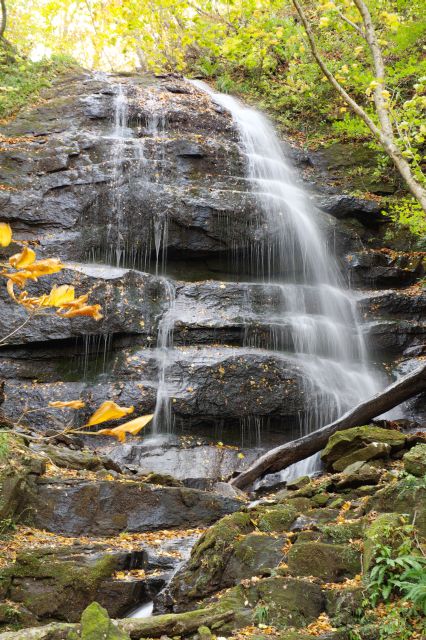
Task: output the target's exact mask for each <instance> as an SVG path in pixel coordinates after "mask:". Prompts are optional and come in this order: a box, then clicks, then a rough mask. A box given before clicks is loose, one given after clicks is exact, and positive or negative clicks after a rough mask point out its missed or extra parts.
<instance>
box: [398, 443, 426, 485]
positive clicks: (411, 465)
mask: <svg viewBox="0 0 426 640" xmlns="http://www.w3.org/2000/svg"><path fill="white" fill-rule="evenodd" d="M403 461H404V469H405V470H406V472H407V473H411V474H412V475H413V476H417V477H419V478H421V477H422V476H425V475H426V444H418V445H416V446H415V447H413V448H412V449H410V451H407V453H406V454H405V455H404V457H403Z"/></svg>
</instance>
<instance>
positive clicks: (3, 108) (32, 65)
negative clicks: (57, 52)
mask: <svg viewBox="0 0 426 640" xmlns="http://www.w3.org/2000/svg"><path fill="white" fill-rule="evenodd" d="M73 65H74V66H75V62H73V61H72V60H71V59H70V58H67V57H64V56H55V57H53V58H51V59H49V60H47V59H45V60H41V61H40V62H31V61H29V60H25V59H24V58H21V57H17V58H16V59H15V60H13V61H11V60H8V59H3V60H2V59H1V58H0V118H8V117H10V116H11V115H13V114H14V113H16V112H17V111H19V109H21V108H22V107H24V106H25V105H26V104H28V103H29V102H32V101H34V100H36V99H37V97H38V96H39V94H40V91H41V90H42V89H43V88H45V87H48V86H49V85H50V84H51V82H52V80H54V78H55V77H56V76H58V75H59V74H60V73H63V72H64V71H65V70H66V69H69V68H72V66H73Z"/></svg>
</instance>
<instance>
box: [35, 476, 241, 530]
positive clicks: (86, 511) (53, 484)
mask: <svg viewBox="0 0 426 640" xmlns="http://www.w3.org/2000/svg"><path fill="white" fill-rule="evenodd" d="M240 506H241V501H240V500H238V499H236V498H226V497H223V496H221V495H219V494H215V493H214V492H206V491H199V490H197V489H188V488H185V487H161V486H157V485H150V484H146V483H143V482H138V481H134V480H129V479H123V480H119V479H116V480H99V481H92V482H90V481H84V480H79V479H77V480H72V479H71V480H60V479H58V480H52V481H50V480H49V479H46V480H43V481H39V485H38V494H37V498H36V500H35V501H34V503H33V505H32V507H33V513H32V515H31V517H32V519H33V521H34V523H35V525H36V526H38V527H40V528H42V529H46V530H48V531H53V532H55V533H62V534H64V535H69V536H75V535H82V534H83V535H90V534H93V535H97V536H105V535H114V534H116V533H120V532H122V531H134V532H142V531H152V530H155V529H168V528H173V527H176V528H178V527H196V526H199V525H205V524H210V523H211V522H214V521H215V520H217V519H218V518H220V517H221V516H223V515H225V514H227V513H232V512H233V511H236V510H237V509H238V508H239V507H240Z"/></svg>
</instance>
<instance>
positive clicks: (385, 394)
mask: <svg viewBox="0 0 426 640" xmlns="http://www.w3.org/2000/svg"><path fill="white" fill-rule="evenodd" d="M424 390H426V364H424V365H422V366H421V367H418V368H417V369H415V370H414V371H413V372H412V373H409V374H407V375H406V376H404V377H402V378H399V380H397V381H396V382H394V383H393V384H391V385H389V386H388V387H386V389H385V390H384V391H381V392H380V393H377V394H376V395H375V396H373V397H372V398H369V399H368V400H364V401H363V402H360V403H359V404H358V405H357V406H356V407H355V408H354V409H351V410H350V411H348V412H347V413H345V414H344V415H343V416H342V417H341V418H338V419H337V420H335V421H334V422H331V423H330V424H328V425H326V426H325V427H322V428H321V429H318V431H314V432H313V433H310V434H309V435H306V436H303V437H302V438H298V439H297V440H293V441H292V442H288V443H287V444H283V445H281V446H279V447H275V448H274V449H271V450H270V451H268V452H267V453H265V454H264V455H263V456H261V457H260V458H259V459H258V460H256V461H255V462H253V464H251V465H250V466H249V467H248V469H246V470H245V471H242V472H241V473H240V474H239V475H238V476H236V477H235V478H233V479H232V480H230V484H231V485H233V486H234V487H237V488H238V489H246V488H247V487H249V486H250V485H251V484H253V482H254V481H255V480H257V478H260V477H262V476H264V475H265V474H266V473H273V472H275V471H281V470H282V469H285V468H286V467H288V466H290V465H291V464H294V463H295V462H299V461H300V460H304V459H305V458H308V457H309V456H311V455H313V454H314V453H317V452H318V451H320V450H321V449H323V448H324V447H325V445H326V444H327V441H328V439H329V437H330V436H331V435H333V433H335V432H336V431H343V430H344V429H350V428H351V427H357V426H359V425H363V424H366V423H368V422H369V421H370V420H372V419H373V418H376V417H377V416H379V415H381V414H382V413H385V412H386V411H389V409H393V408H394V407H396V406H397V405H399V404H401V403H402V402H404V401H405V400H409V399H410V398H412V397H413V396H415V395H417V394H418V393H420V392H421V391H424Z"/></svg>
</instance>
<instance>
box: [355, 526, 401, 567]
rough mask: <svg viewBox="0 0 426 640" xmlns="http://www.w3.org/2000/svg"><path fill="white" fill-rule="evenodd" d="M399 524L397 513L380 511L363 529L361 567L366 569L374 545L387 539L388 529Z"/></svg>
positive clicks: (372, 557)
mask: <svg viewBox="0 0 426 640" xmlns="http://www.w3.org/2000/svg"><path fill="white" fill-rule="evenodd" d="M400 525H401V516H400V515H399V514H397V513H381V514H380V515H379V516H378V517H377V518H376V519H375V520H374V522H372V523H371V524H370V526H369V527H367V529H366V530H365V537H364V554H363V567H364V571H368V570H369V569H370V567H371V564H372V562H373V559H374V549H375V547H376V545H378V544H383V543H385V542H388V540H389V529H394V528H397V527H398V526H400Z"/></svg>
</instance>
